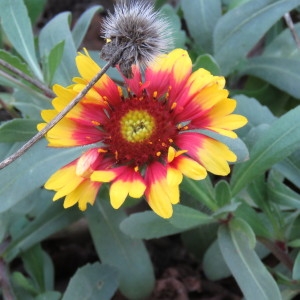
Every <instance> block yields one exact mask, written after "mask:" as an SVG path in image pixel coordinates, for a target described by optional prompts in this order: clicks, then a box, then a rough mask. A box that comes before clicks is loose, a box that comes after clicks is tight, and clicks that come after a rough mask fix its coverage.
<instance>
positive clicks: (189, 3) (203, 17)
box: [180, 0, 222, 53]
mask: <svg viewBox="0 0 300 300" xmlns="http://www.w3.org/2000/svg"><path fill="white" fill-rule="evenodd" d="M180 3H181V7H182V10H183V15H184V19H185V22H186V24H187V27H188V30H189V33H190V35H191V36H192V38H193V40H194V42H195V43H196V44H197V45H200V46H201V48H202V49H203V50H204V51H205V52H208V53H212V50H213V45H212V36H213V30H214V27H215V24H216V23H217V21H218V19H219V18H220V17H221V13H222V11H221V1H220V0H210V1H207V0H181V1H180Z"/></svg>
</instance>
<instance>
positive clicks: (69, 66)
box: [38, 12, 78, 86]
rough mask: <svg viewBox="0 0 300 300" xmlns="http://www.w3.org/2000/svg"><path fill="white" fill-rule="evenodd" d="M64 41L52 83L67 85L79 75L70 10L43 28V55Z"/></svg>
mask: <svg viewBox="0 0 300 300" xmlns="http://www.w3.org/2000/svg"><path fill="white" fill-rule="evenodd" d="M62 41H64V51H63V55H62V60H61V63H60V65H59V66H58V68H57V70H56V72H55V76H54V78H53V82H52V83H58V84H61V85H64V86H66V85H70V83H71V82H72V78H73V77H74V76H77V75H78V72H77V68H76V64H75V57H76V54H77V53H76V47H75V44H74V41H73V37H72V33H71V30H70V13H68V12H64V13H60V14H58V15H56V16H55V17H54V18H53V19H52V20H51V21H50V22H49V23H47V24H46V26H45V27H44V28H43V29H42V30H41V32H40V35H39V41H38V44H39V51H40V55H41V57H47V56H49V53H50V52H51V50H52V49H53V48H54V47H55V46H56V45H57V44H59V43H61V42H62Z"/></svg>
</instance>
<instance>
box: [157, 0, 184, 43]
mask: <svg viewBox="0 0 300 300" xmlns="http://www.w3.org/2000/svg"><path fill="white" fill-rule="evenodd" d="M160 13H161V15H163V16H164V17H166V18H167V20H168V22H169V24H170V28H171V30H172V37H173V41H174V45H172V46H173V47H174V48H185V41H186V34H185V31H183V30H181V20H180V18H179V17H178V15H177V13H176V11H175V9H174V8H173V7H172V6H171V5H170V4H165V5H164V6H163V7H162V8H161V9H160Z"/></svg>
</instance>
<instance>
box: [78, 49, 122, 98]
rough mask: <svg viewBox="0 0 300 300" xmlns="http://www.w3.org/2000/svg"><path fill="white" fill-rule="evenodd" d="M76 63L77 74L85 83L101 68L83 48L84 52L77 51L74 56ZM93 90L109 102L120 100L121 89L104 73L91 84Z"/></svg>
mask: <svg viewBox="0 0 300 300" xmlns="http://www.w3.org/2000/svg"><path fill="white" fill-rule="evenodd" d="M76 65H77V68H78V71H79V74H80V75H81V77H82V78H83V79H84V80H81V83H82V84H84V85H85V84H87V83H88V82H90V81H91V79H92V78H93V77H94V76H95V75H96V74H97V73H99V72H100V70H101V68H100V67H99V66H98V65H97V64H96V62H94V61H93V59H92V58H91V57H90V56H89V54H88V53H87V51H86V50H85V54H83V53H79V55H78V56H77V57H76ZM76 82H78V81H77V80H76ZM93 90H95V91H96V92H97V93H99V94H100V95H101V96H102V97H103V99H104V100H106V99H109V102H110V103H111V104H116V103H119V102H120V101H121V98H120V94H121V90H120V89H119V88H118V86H117V85H116V84H115V83H114V82H113V81H112V80H111V79H110V78H109V76H108V75H106V74H104V75H103V76H102V77H101V79H100V80H98V81H97V82H96V84H95V85H94V86H93Z"/></svg>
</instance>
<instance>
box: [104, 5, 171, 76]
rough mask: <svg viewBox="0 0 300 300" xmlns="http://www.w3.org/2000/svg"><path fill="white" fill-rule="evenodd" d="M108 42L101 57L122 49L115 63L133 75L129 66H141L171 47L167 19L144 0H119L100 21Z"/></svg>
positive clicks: (105, 58) (108, 57)
mask: <svg viewBox="0 0 300 300" xmlns="http://www.w3.org/2000/svg"><path fill="white" fill-rule="evenodd" d="M103 33H104V38H105V39H106V41H107V43H106V44H105V45H104V46H103V48H102V51H101V58H102V59H104V60H107V61H108V60H110V59H111V57H112V56H113V54H115V53H116V52H117V51H118V50H119V49H123V51H121V54H120V56H119V57H117V59H116V62H114V65H116V64H119V67H120V70H121V72H122V73H123V75H124V76H126V77H127V78H131V77H132V70H131V66H132V65H133V64H136V65H138V66H139V68H141V69H144V68H146V66H147V65H148V64H149V63H150V62H152V61H153V60H154V59H155V57H156V56H157V55H159V54H161V53H164V52H166V51H168V50H170V49H171V47H172V44H173V42H172V37H171V36H172V32H171V29H170V26H169V23H168V21H167V20H166V19H165V18H164V17H162V16H161V15H160V13H159V12H157V11H155V10H154V7H153V5H152V4H150V3H148V2H146V1H145V0H140V1H138V0H120V1H119V3H118V4H116V5H115V12H114V14H112V13H110V12H109V14H108V17H107V18H106V19H105V20H104V22H103Z"/></svg>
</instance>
